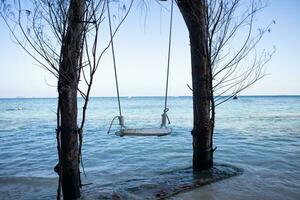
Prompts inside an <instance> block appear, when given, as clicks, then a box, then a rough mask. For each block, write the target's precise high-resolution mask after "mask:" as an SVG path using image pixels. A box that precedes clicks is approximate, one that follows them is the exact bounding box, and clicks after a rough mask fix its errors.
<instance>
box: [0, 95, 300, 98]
mask: <svg viewBox="0 0 300 200" xmlns="http://www.w3.org/2000/svg"><path fill="white" fill-rule="evenodd" d="M229 96H230V95H223V96H221V97H229ZM237 96H238V97H285V96H286V97H293V96H300V94H254V95H251V94H244V95H237ZM143 97H164V96H162V95H149V96H147V95H137V96H135V95H132V96H130V95H128V96H120V98H143ZM168 97H192V95H170V96H168ZM54 98H57V96H44V97H39V96H38V97H34V96H31V97H26V96H16V97H0V99H54ZM77 98H82V97H81V96H78V97H77ZM90 98H117V97H116V96H91V97H90Z"/></svg>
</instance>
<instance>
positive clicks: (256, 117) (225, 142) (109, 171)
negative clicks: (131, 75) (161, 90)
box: [0, 96, 300, 199]
mask: <svg viewBox="0 0 300 200" xmlns="http://www.w3.org/2000/svg"><path fill="white" fill-rule="evenodd" d="M121 101H122V107H123V115H124V116H125V121H126V122H125V123H126V125H127V126H128V127H153V126H154V127H159V125H160V120H161V119H160V118H161V117H160V115H161V113H162V110H163V98H162V97H132V98H125V97H124V98H122V99H121ZM80 106H81V104H80ZM80 106H79V108H81V107H80ZM169 108H170V111H169V113H168V114H169V117H170V119H171V127H172V129H173V134H172V135H170V136H166V137H147V138H141V137H135V138H133V137H132V138H129V137H128V138H125V137H123V138H119V137H117V136H114V135H113V134H111V135H108V134H107V130H108V126H109V123H110V121H111V119H112V118H113V117H114V116H116V115H118V110H117V102H116V99H115V98H92V99H91V101H90V106H89V110H88V117H87V123H86V128H85V132H84V146H83V160H84V166H85V170H86V172H87V178H84V182H85V183H93V184H97V185H114V183H117V182H120V181H126V180H129V179H138V178H147V177H153V176H156V175H159V174H161V173H163V172H167V171H171V170H177V169H182V168H186V167H189V166H191V155H192V146H191V139H192V138H191V134H190V131H191V127H192V99H191V97H170V99H169ZM55 111H56V99H54V98H53V99H51V98H49V99H0V141H1V145H0V199H47V198H49V199H53V197H54V195H55V192H56V184H57V180H56V178H57V176H56V174H55V173H54V172H53V167H54V166H55V165H56V163H57V155H56V138H55V131H54V130H55V125H56V124H55V123H56V121H55V120H56V118H55V117H56V115H55ZM116 129H117V126H114V130H116ZM214 138H215V145H216V146H217V147H218V149H217V151H216V153H215V161H216V162H217V163H228V164H233V165H236V166H238V167H241V168H243V169H244V174H243V175H241V176H239V177H236V178H232V179H230V180H228V181H222V182H219V183H216V184H211V185H210V186H208V187H204V189H202V191H200V192H199V193H197V194H190V196H188V195H187V196H186V197H184V196H183V197H180V196H179V197H175V198H178V199H180V198H183V199H193V198H194V199H197V197H196V196H199V195H200V196H201V195H203V196H202V197H203V199H299V198H300V170H299V169H300V96H282V97H240V98H239V99H238V100H231V101H229V102H228V103H226V104H223V105H222V106H220V107H219V108H218V109H217V119H216V130H215V135H214ZM224 184H225V185H226V187H225V188H226V189H224V186H225V185H224ZM205 188H206V189H205ZM221 188H223V189H221ZM141 195H142V194H141ZM195 195H196V196H195ZM218 195H219V196H218ZM231 195H232V196H231ZM234 197H235V198H234ZM141 199H142V198H141Z"/></svg>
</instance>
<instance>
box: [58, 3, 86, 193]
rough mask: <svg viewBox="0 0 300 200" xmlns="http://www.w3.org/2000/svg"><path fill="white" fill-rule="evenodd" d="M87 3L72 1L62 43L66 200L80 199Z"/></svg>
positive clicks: (62, 157)
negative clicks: (79, 101)
mask: <svg viewBox="0 0 300 200" xmlns="http://www.w3.org/2000/svg"><path fill="white" fill-rule="evenodd" d="M84 9H85V1H84V0H71V1H70V7H69V13H68V14H69V16H68V23H67V24H68V26H67V32H66V35H65V37H64V38H63V40H62V47H61V56H60V57H61V60H60V66H59V82H58V93H59V104H60V113H61V121H60V123H61V127H60V131H61V167H60V169H61V170H62V171H61V176H62V190H63V196H64V199H76V198H78V197H80V186H81V185H80V184H81V183H80V171H79V163H78V128H77V87H78V78H79V67H80V56H81V49H82V42H83V34H84V33H83V17H84Z"/></svg>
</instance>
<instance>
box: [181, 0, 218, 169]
mask: <svg viewBox="0 0 300 200" xmlns="http://www.w3.org/2000/svg"><path fill="white" fill-rule="evenodd" d="M178 6H179V9H180V11H181V13H182V16H183V18H184V20H185V22H186V25H187V27H188V30H189V36H190V45H191V64H192V81H193V110H194V127H193V130H192V135H193V169H194V171H200V170H203V169H209V168H211V167H212V166H213V151H212V137H211V136H212V131H213V130H212V124H211V119H210V98H211V91H210V79H211V75H210V70H211V67H210V63H209V58H208V56H209V55H208V34H207V20H206V12H207V8H206V5H205V0H181V1H180V0H178Z"/></svg>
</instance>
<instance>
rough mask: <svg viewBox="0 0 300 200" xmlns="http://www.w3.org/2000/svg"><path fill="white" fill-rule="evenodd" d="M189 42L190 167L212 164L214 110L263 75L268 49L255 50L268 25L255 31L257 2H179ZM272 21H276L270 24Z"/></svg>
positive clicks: (204, 166) (236, 0) (205, 167)
mask: <svg viewBox="0 0 300 200" xmlns="http://www.w3.org/2000/svg"><path fill="white" fill-rule="evenodd" d="M177 4H178V7H179V9H180V11H181V13H182V16H183V18H184V20H185V22H186V25H187V28H188V31H189V36H190V45H191V61H192V62H191V63H192V86H189V85H188V87H189V88H190V89H191V90H192V92H193V109H194V127H193V130H192V135H193V169H194V171H200V170H203V169H208V168H210V167H212V166H213V151H214V149H213V131H214V124H215V108H216V107H217V106H218V105H220V104H222V103H224V102H226V101H228V100H229V99H231V98H232V97H233V96H235V95H237V94H238V93H239V92H241V91H243V90H244V89H246V88H248V87H250V86H251V85H252V84H254V83H255V82H256V81H258V80H260V79H261V78H262V77H264V76H265V72H264V66H265V64H266V63H267V62H268V61H269V60H270V59H271V57H272V54H273V53H274V51H272V52H268V51H265V50H264V51H263V52H262V53H257V50H256V46H257V44H258V43H259V42H260V41H261V39H262V37H263V36H264V35H265V33H266V32H270V26H271V24H272V23H270V24H269V25H268V26H267V27H266V28H263V29H258V31H255V29H254V20H255V16H256V14H257V13H258V12H259V11H260V10H262V9H263V8H264V7H265V6H266V5H265V4H264V3H262V2H261V1H259V0H252V1H251V2H250V4H249V1H243V0H177ZM274 23H275V22H274Z"/></svg>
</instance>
